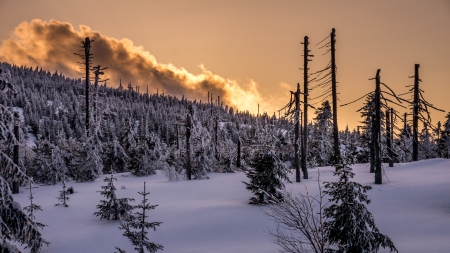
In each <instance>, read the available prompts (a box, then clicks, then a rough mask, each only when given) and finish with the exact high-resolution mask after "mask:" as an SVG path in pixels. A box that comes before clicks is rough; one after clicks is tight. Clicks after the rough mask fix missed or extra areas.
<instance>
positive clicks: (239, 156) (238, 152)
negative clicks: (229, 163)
mask: <svg viewBox="0 0 450 253" xmlns="http://www.w3.org/2000/svg"><path fill="white" fill-rule="evenodd" d="M236 167H238V168H240V167H241V139H240V138H239V139H238V143H237V159H236Z"/></svg>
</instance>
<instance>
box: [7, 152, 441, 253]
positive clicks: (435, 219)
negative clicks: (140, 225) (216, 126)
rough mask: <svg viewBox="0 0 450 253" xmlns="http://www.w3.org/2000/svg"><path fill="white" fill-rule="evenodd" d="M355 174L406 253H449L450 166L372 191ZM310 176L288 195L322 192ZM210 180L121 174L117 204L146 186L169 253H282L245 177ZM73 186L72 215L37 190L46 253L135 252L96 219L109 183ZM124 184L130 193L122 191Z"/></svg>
mask: <svg viewBox="0 0 450 253" xmlns="http://www.w3.org/2000/svg"><path fill="white" fill-rule="evenodd" d="M353 168H354V172H355V173H356V176H355V180H356V181H359V182H360V183H362V184H365V185H371V186H373V189H372V190H371V191H369V193H368V194H369V197H370V198H371V200H372V203H371V204H370V205H369V210H370V211H371V212H372V213H373V215H374V217H375V221H376V224H377V226H378V228H379V229H380V231H381V232H382V233H384V234H386V235H388V236H390V237H391V239H392V240H393V241H394V243H395V245H396V247H397V249H398V250H399V252H449V249H450V240H449V239H448V238H450V191H449V188H450V186H449V185H450V184H449V182H450V160H445V159H432V160H427V161H420V162H415V163H407V164H400V165H396V167H394V168H388V167H387V166H385V169H386V175H387V177H388V178H389V180H390V181H388V180H387V178H386V177H384V178H383V180H384V184H383V185H375V184H373V181H374V174H370V173H369V172H368V171H369V168H368V166H367V164H360V165H355V166H353ZM333 170H334V168H331V167H325V168H320V181H331V180H334V178H333ZM309 174H310V179H308V180H304V181H302V182H301V183H293V184H288V185H287V186H288V188H290V189H292V190H293V191H294V192H297V191H303V190H304V187H305V186H307V187H308V189H309V190H310V192H312V193H317V181H316V180H317V175H318V173H317V170H314V169H311V170H310V171H309ZM122 175H123V174H122ZM125 175H126V174H125ZM209 176H210V179H209V180H201V181H179V182H168V181H167V179H166V178H165V177H164V176H163V175H161V174H157V175H153V176H149V177H144V178H136V177H133V176H121V175H117V179H118V181H117V182H115V186H116V188H118V190H117V195H118V197H133V198H135V199H136V202H137V201H140V198H139V197H140V196H139V195H138V194H137V192H138V191H142V190H143V182H144V181H145V182H147V187H148V189H149V190H150V192H151V194H150V195H149V199H150V203H152V204H159V206H158V207H157V208H156V209H155V210H152V211H150V214H149V215H150V217H149V221H161V222H163V224H162V225H161V226H160V227H158V228H157V230H156V231H155V232H154V231H149V238H150V239H151V240H152V241H153V242H156V243H160V244H163V245H164V251H163V252H258V253H260V252H277V247H276V245H274V244H272V243H270V239H269V237H268V236H267V233H266V231H267V230H268V229H270V228H273V227H274V225H275V224H274V223H273V222H272V221H271V220H269V219H268V218H267V217H266V216H264V214H263V212H262V210H261V209H260V207H258V206H254V205H249V204H247V202H248V199H249V198H250V196H251V194H250V193H249V192H248V191H247V190H245V186H244V184H242V182H241V181H242V180H247V179H246V177H245V174H243V173H231V174H210V175H209ZM291 178H292V180H293V179H294V175H291ZM68 185H69V186H73V187H74V189H75V191H76V193H75V194H74V195H71V199H70V200H69V202H68V204H69V207H67V208H66V207H62V206H54V204H55V203H57V200H56V199H55V197H56V196H57V195H58V191H59V190H60V189H61V187H60V186H59V185H56V186H40V187H39V188H38V189H34V193H35V202H36V203H38V204H39V205H41V206H42V208H43V209H44V212H39V213H37V215H36V216H37V220H38V221H40V222H42V223H44V224H47V225H49V227H47V228H45V230H44V231H43V234H44V237H45V238H46V239H48V240H49V241H50V242H51V243H52V244H51V245H50V246H49V247H45V246H44V248H43V251H42V252H67V253H72V252H114V246H119V247H121V248H124V249H126V250H127V251H128V252H134V250H133V247H132V246H131V244H130V243H129V241H128V240H127V238H126V237H124V236H122V231H121V230H119V229H118V226H119V223H118V222H117V221H105V220H99V219H98V218H97V217H95V216H94V215H93V213H94V212H95V211H96V205H97V204H98V203H99V200H100V199H102V196H101V195H100V193H99V192H97V191H99V190H100V186H101V185H104V183H103V180H101V179H97V181H95V182H90V183H75V182H69V183H68ZM122 185H123V186H125V187H126V189H121V186H122ZM28 195H29V194H28V190H25V189H24V188H21V193H20V194H18V195H15V198H16V200H18V201H19V202H20V203H21V204H22V206H26V205H28V199H27V196H28ZM25 252H27V251H26V250H25ZM381 252H387V251H383V250H381Z"/></svg>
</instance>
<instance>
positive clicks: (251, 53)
mask: <svg viewBox="0 0 450 253" xmlns="http://www.w3.org/2000/svg"><path fill="white" fill-rule="evenodd" d="M86 6H88V8H86ZM0 21H1V22H0V61H8V62H10V63H14V64H16V65H27V66H33V67H35V66H40V67H42V68H44V69H47V70H49V71H52V72H53V71H58V72H63V74H65V75H67V76H69V77H80V78H81V77H82V76H81V75H80V74H79V71H78V68H79V65H78V64H77V63H76V61H77V60H78V59H77V57H76V56H75V55H73V53H74V52H77V50H78V49H79V46H80V43H81V41H82V40H83V39H84V37H87V36H89V37H90V38H91V39H93V40H95V42H94V43H93V46H92V53H93V54H94V57H95V58H94V64H95V65H97V64H100V65H102V67H108V70H107V71H106V72H105V74H106V77H107V78H110V81H109V82H108V85H110V86H113V87H117V86H118V85H119V79H121V80H122V84H124V85H127V84H128V83H130V82H131V84H132V85H133V86H140V90H141V91H145V90H146V87H147V85H148V86H149V91H150V92H152V93H155V92H156V90H157V89H159V90H161V91H162V90H164V92H165V94H168V95H173V96H178V97H181V96H183V95H184V96H185V97H187V98H188V99H192V100H194V99H197V101H198V100H202V101H206V100H207V94H208V92H210V93H212V94H213V96H214V99H217V96H220V100H221V101H223V102H224V104H227V105H229V106H232V107H234V108H237V109H239V110H249V111H250V112H252V113H256V112H257V108H258V104H259V105H260V108H261V112H267V113H268V114H269V115H272V114H273V113H274V112H276V111H277V110H278V109H280V108H282V107H283V106H284V105H285V104H286V103H287V102H288V101H289V98H290V92H289V91H290V90H294V89H295V87H296V84H297V83H300V84H301V85H302V84H303V78H302V72H301V70H299V68H301V67H302V65H303V63H302V56H301V55H302V45H301V44H300V42H301V41H302V40H303V37H304V36H309V38H310V41H311V51H312V52H311V54H314V55H315V57H314V58H312V59H313V61H312V62H311V63H310V65H309V66H310V70H311V72H315V71H318V70H320V69H322V68H324V67H325V66H326V64H327V63H328V62H329V54H328V55H323V54H324V53H325V51H324V50H323V49H319V48H318V46H315V45H316V44H317V43H318V42H320V41H321V40H322V39H325V38H326V37H327V36H328V35H329V33H330V31H331V28H336V31H337V42H336V43H337V65H338V74H337V80H338V82H339V83H338V93H339V103H338V104H344V103H347V102H349V101H352V100H354V99H356V98H358V97H360V96H362V95H364V94H366V93H368V92H369V91H371V90H373V88H374V84H373V82H372V81H368V79H370V78H373V76H374V75H375V72H376V70H377V69H378V68H380V69H382V72H381V73H382V77H381V78H382V81H383V82H385V83H386V84H388V85H389V86H390V87H391V88H393V89H394V90H395V92H396V93H404V92H406V91H407V90H408V88H406V87H405V86H407V85H411V84H412V80H411V79H409V78H408V76H412V75H413V71H414V69H413V67H414V64H416V63H417V64H420V65H421V73H420V75H421V79H422V80H423V82H422V84H421V88H422V89H423V90H424V91H425V92H426V93H425V96H426V99H427V100H428V101H429V102H430V103H432V104H434V105H435V106H436V107H438V108H442V109H444V110H446V111H447V110H449V107H448V103H447V102H446V94H448V93H449V92H450V88H449V85H448V78H447V76H448V73H449V70H450V68H449V65H448V59H449V58H450V49H449V48H448V45H449V44H450V33H449V32H448V27H447V25H445V24H450V4H449V2H448V1H433V2H426V1H409V0H403V1H395V2H389V1H381V2H376V3H368V2H364V3H362V2H356V1H346V2H339V3H335V2H326V3H325V2H322V3H310V2H302V1H284V2H276V1H214V2H210V1H168V2H159V1H135V2H133V4H127V5H125V3H119V2H110V1H95V2H94V3H92V2H90V1H84V0H82V1H76V2H74V1H70V2H69V1H63V2H61V1H52V0H45V1H39V3H37V2H34V1H33V2H27V1H2V2H1V3H0ZM312 85H313V84H312ZM322 92H324V90H321V89H315V90H313V91H311V93H310V94H311V97H316V96H319V95H320V94H321V93H322ZM405 99H409V98H408V97H405ZM313 102H314V101H312V102H311V103H313ZM360 107H361V104H358V103H355V104H352V105H350V106H346V107H342V108H339V110H340V113H339V125H340V128H341V129H342V128H344V127H345V126H346V125H349V127H350V128H354V127H356V125H357V124H358V120H359V114H358V113H356V112H355V111H356V110H357V109H358V108H360ZM407 112H408V113H409V110H407ZM432 113H433V114H432V116H433V122H435V123H436V122H437V121H439V120H440V121H442V120H443V115H444V114H443V113H440V112H432ZM310 115H311V116H310V117H311V118H310V120H312V118H313V117H314V114H310ZM277 116H278V113H277Z"/></svg>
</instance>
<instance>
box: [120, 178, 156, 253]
mask: <svg viewBox="0 0 450 253" xmlns="http://www.w3.org/2000/svg"><path fill="white" fill-rule="evenodd" d="M139 194H140V195H142V197H143V200H142V201H141V204H139V205H137V206H135V207H134V208H136V209H140V210H141V212H136V214H135V216H130V217H128V218H127V219H125V220H122V219H121V220H120V227H119V229H123V230H125V232H124V233H123V235H124V236H126V237H128V239H129V240H130V241H131V244H132V245H134V246H135V250H136V251H138V252H139V253H144V251H145V249H146V250H147V251H148V252H156V251H158V250H162V249H163V248H164V247H163V245H161V244H156V243H153V242H150V241H149V240H148V237H147V234H148V232H147V231H146V230H147V229H149V228H153V230H156V227H157V226H159V225H161V223H162V222H147V221H145V219H146V218H147V217H148V216H147V215H146V213H145V211H147V210H152V209H155V208H156V207H157V206H158V205H150V203H148V199H147V197H146V196H147V195H148V194H150V192H146V189H145V182H144V191H143V192H139ZM116 249H118V250H119V251H120V252H124V251H123V250H121V249H119V248H117V247H116Z"/></svg>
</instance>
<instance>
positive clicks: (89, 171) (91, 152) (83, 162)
mask: <svg viewBox="0 0 450 253" xmlns="http://www.w3.org/2000/svg"><path fill="white" fill-rule="evenodd" d="M101 151H102V148H101V142H100V140H99V138H98V135H97V133H95V132H94V133H93V134H92V135H91V136H89V137H88V138H87V139H86V141H85V142H84V143H83V144H82V146H81V148H80V150H79V152H78V154H79V158H78V159H79V163H78V164H77V165H76V168H77V170H76V172H75V175H74V176H75V180H76V181H79V182H84V181H94V180H95V179H97V178H98V177H99V176H101V175H103V161H102V158H101V155H100V153H101Z"/></svg>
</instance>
